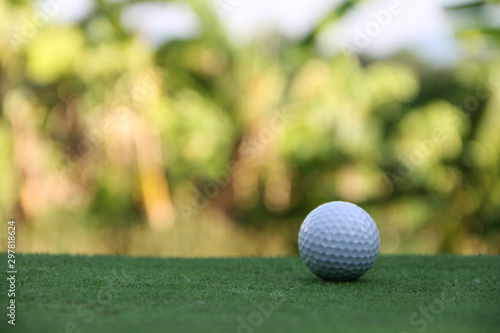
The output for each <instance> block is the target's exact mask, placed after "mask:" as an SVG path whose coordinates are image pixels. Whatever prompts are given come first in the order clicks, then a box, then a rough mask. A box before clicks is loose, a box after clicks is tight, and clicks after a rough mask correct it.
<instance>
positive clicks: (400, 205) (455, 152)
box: [0, 0, 500, 257]
mask: <svg viewBox="0 0 500 333" xmlns="http://www.w3.org/2000/svg"><path fill="white" fill-rule="evenodd" d="M499 45H500V5H499V4H498V3H497V2H488V1H485V2H483V1H442V0H441V1H437V0H422V1H406V0H401V1H398V0H389V1H342V0H314V1H284V0H281V1H272V2H266V1H264V0H252V1H250V0H213V1H209V0H206V1H203V0H193V1H163V2H150V1H126V0H123V1H121V0H93V1H92V0H45V1H43V0H40V1H21V0H19V1H7V0H2V1H0V96H1V106H0V144H1V145H0V174H1V176H0V217H1V219H2V220H3V221H7V220H8V219H15V220H16V221H17V228H18V229H17V247H18V250H20V251H23V252H49V253H84V254H125V255H148V256H187V257H191V256H197V257H200V256H201V257H204V256H240V255H264V256H275V255H297V254H298V251H297V234H298V230H299V227H300V224H301V223H302V221H303V219H304V218H305V216H306V215H307V213H308V212H310V211H311V210H312V209H314V208H315V207H317V206H318V205H320V204H322V203H325V202H329V201H335V200H343V201H350V202H353V203H356V204H358V205H360V206H361V207H363V208H364V209H365V210H366V211H368V212H369V213H370V215H371V216H372V217H373V218H374V220H375V221H376V223H377V225H378V228H379V231H380V237H381V253H426V254H434V253H456V254H480V253H500V177H499V174H500V172H499V171H500V61H499V60H500V57H499V54H500V53H499ZM6 232H7V224H6V223H5V224H4V227H2V228H1V230H0V236H1V238H0V244H1V245H2V246H3V247H2V248H6V243H7V236H6Z"/></svg>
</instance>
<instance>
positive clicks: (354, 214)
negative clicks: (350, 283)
mask: <svg viewBox="0 0 500 333" xmlns="http://www.w3.org/2000/svg"><path fill="white" fill-rule="evenodd" d="M379 246H380V238H379V234H378V229H377V225H376V224H375V222H374V221H373V219H372V218H371V217H370V215H368V213H367V212H365V211H364V210H363V209H362V208H360V207H358V206H356V205H355V204H352V203H349V202H343V201H333V202H329V203H326V204H323V205H321V206H319V207H317V208H316V209H314V210H313V211H312V212H311V213H309V215H307V217H306V219H305V220H304V222H303V223H302V226H301V227H300V232H299V252H300V256H301V257H302V260H303V262H304V264H305V265H306V266H307V267H308V268H309V269H310V270H311V272H313V273H314V274H316V275H317V276H318V277H320V278H322V279H324V280H328V281H333V280H337V281H342V280H356V279H357V278H359V277H361V276H362V275H363V274H365V273H366V272H367V271H368V270H369V269H370V268H371V267H372V266H373V264H374V263H375V260H376V259H377V255H378V250H379Z"/></svg>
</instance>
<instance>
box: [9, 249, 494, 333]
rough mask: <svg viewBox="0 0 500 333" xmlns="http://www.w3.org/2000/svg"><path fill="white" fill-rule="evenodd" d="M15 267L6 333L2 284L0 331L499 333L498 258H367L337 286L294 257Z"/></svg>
mask: <svg viewBox="0 0 500 333" xmlns="http://www.w3.org/2000/svg"><path fill="white" fill-rule="evenodd" d="M16 259H17V260H16V261H17V270H18V274H17V281H16V284H17V285H16V302H17V307H16V315H17V316H16V326H15V327H12V326H10V325H7V318H6V315H5V314H6V308H5V306H4V305H6V304H7V299H6V298H7V295H6V288H4V287H2V295H1V297H2V298H1V299H2V302H1V303H2V308H3V309H4V310H3V311H2V312H3V314H2V316H1V318H2V319H1V323H0V331H1V332H44V333H45V332H54V333H59V332H72V333H73V332H74V333H77V332H82V333H83V332H111V333H112V332H134V333H135V332H245V333H253V332H361V331H366V332H419V333H422V332H424V331H425V332H454V333H457V332H474V333H479V332H499V331H500V257H499V256H476V257H460V256H379V258H378V259H377V262H376V264H375V266H374V267H373V268H372V269H371V270H370V271H369V272H368V273H367V274H366V275H365V276H363V277H362V278H361V279H360V280H358V281H356V282H342V283H335V282H324V281H322V280H320V279H318V278H316V277H315V276H314V275H312V273H310V272H308V271H307V269H305V268H304V266H303V265H302V263H301V260H300V258H237V259H165V258H130V257H112V256H97V257H87V256H69V255H57V256H51V255H18V256H17V258H16ZM3 286H7V283H6V282H5V280H4V282H3Z"/></svg>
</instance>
